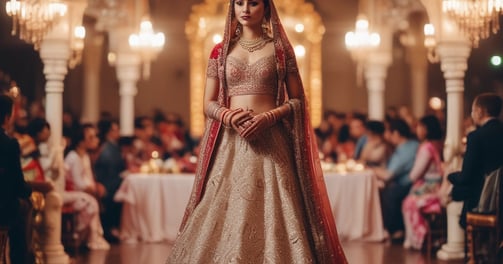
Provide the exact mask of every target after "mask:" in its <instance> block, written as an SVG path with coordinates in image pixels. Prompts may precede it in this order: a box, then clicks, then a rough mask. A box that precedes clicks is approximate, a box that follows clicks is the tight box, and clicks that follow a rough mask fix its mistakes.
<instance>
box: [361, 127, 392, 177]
mask: <svg viewBox="0 0 503 264" xmlns="http://www.w3.org/2000/svg"><path fill="white" fill-rule="evenodd" d="M365 128H366V138H367V139H366V141H367V142H366V143H365V145H364V147H363V149H362V152H361V155H360V161H361V162H362V163H364V164H365V165H366V166H368V167H383V168H384V167H386V162H387V161H388V157H389V156H390V154H391V153H390V148H389V147H388V143H387V142H386V141H385V140H384V130H385V127H384V123H383V122H380V121H367V123H365Z"/></svg>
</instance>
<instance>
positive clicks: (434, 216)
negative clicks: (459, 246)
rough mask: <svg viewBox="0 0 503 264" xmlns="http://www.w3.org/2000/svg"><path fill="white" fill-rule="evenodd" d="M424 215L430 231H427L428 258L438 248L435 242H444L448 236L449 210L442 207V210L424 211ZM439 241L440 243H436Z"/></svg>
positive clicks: (426, 248) (426, 247)
mask: <svg viewBox="0 0 503 264" xmlns="http://www.w3.org/2000/svg"><path fill="white" fill-rule="evenodd" d="M423 217H424V218H425V220H426V222H427V223H428V233H426V241H425V242H426V244H425V245H424V246H425V250H426V255H427V258H428V260H430V259H431V257H432V256H431V254H432V252H433V251H434V249H435V248H436V246H435V245H434V244H439V245H441V244H443V242H445V240H446V238H447V211H446V209H445V207H442V210H441V211H440V212H423ZM437 241H438V243H436V242H437ZM434 242H435V243H434Z"/></svg>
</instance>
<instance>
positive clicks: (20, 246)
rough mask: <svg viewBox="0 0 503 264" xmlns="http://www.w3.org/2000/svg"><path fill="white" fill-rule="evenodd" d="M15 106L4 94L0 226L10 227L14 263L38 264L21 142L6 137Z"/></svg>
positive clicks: (1, 104) (0, 113)
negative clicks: (30, 222) (31, 228)
mask: <svg viewBox="0 0 503 264" xmlns="http://www.w3.org/2000/svg"><path fill="white" fill-rule="evenodd" d="M12 106H13V100H12V99H11V98H10V97H9V96H7V95H0V122H1V127H0V183H1V184H0V224H1V225H7V226H8V227H9V242H10V259H11V263H20V264H24V263H34V258H33V254H32V253H31V250H30V248H31V241H29V239H28V237H29V235H28V233H29V232H31V230H29V228H28V226H29V225H28V223H29V220H30V219H31V215H30V213H31V203H30V201H29V197H30V195H31V187H30V186H29V185H28V184H27V183H26V182H25V181H24V178H23V172H22V170H21V161H20V158H21V150H20V148H19V143H18V142H17V140H16V139H14V138H11V137H9V136H8V135H7V134H6V129H7V127H8V126H9V125H10V121H11V115H12Z"/></svg>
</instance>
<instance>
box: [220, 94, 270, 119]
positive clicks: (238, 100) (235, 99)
mask: <svg viewBox="0 0 503 264" xmlns="http://www.w3.org/2000/svg"><path fill="white" fill-rule="evenodd" d="M238 108H241V109H244V110H246V109H249V110H253V112H254V113H255V114H260V113H263V112H267V111H269V110H271V109H274V108H276V98H274V96H272V95H265V94H264V95H262V94H250V95H236V96H232V97H231V98H230V109H238Z"/></svg>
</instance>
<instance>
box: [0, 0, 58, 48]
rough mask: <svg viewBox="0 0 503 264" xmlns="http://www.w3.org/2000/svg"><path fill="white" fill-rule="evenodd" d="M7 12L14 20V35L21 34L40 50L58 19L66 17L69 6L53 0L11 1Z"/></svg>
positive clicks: (7, 3) (6, 6)
mask: <svg viewBox="0 0 503 264" xmlns="http://www.w3.org/2000/svg"><path fill="white" fill-rule="evenodd" d="M5 10H6V11H7V15H9V16H11V17H12V20H13V23H12V31H11V33H12V35H16V34H19V38H20V39H22V40H24V41H26V42H28V43H32V44H33V45H34V47H35V49H38V48H39V47H40V43H41V42H42V40H43V38H44V36H45V35H46V34H47V32H49V30H50V29H51V28H52V26H53V25H54V23H55V22H56V21H57V19H59V18H61V17H63V16H64V15H66V12H67V10H68V6H67V5H66V4H65V3H62V2H57V1H52V0H31V1H18V0H9V1H7V2H6V4H5Z"/></svg>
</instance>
